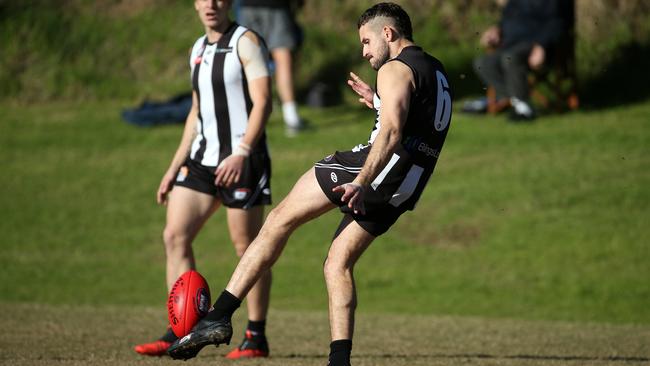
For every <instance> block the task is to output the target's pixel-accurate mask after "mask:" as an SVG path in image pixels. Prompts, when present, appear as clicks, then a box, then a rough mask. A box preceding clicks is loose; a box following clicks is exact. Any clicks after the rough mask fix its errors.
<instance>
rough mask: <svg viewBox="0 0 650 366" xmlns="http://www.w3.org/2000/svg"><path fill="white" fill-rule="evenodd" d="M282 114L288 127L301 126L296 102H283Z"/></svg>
mask: <svg viewBox="0 0 650 366" xmlns="http://www.w3.org/2000/svg"><path fill="white" fill-rule="evenodd" d="M282 116H283V117H284V123H285V124H286V125H287V126H288V127H293V128H297V127H300V125H301V122H300V117H299V116H298V108H296V102H286V103H283V104H282Z"/></svg>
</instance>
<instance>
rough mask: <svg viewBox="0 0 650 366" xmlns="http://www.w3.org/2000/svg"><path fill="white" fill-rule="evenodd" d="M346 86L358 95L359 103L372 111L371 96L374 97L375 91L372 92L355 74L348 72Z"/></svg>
mask: <svg viewBox="0 0 650 366" xmlns="http://www.w3.org/2000/svg"><path fill="white" fill-rule="evenodd" d="M348 85H349V86H350V88H352V90H354V92H355V93H357V94H358V95H359V97H360V98H359V103H362V104H365V105H366V106H367V107H368V108H370V109H372V108H374V106H373V104H372V99H373V96H374V95H375V91H374V90H372V88H371V87H370V85H368V84H367V83H366V82H365V81H363V80H361V78H360V77H359V76H357V74H355V73H353V72H350V78H349V79H348Z"/></svg>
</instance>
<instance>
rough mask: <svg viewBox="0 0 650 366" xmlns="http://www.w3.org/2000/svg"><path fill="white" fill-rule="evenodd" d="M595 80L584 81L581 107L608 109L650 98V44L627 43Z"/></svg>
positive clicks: (580, 86) (580, 93)
mask: <svg viewBox="0 0 650 366" xmlns="http://www.w3.org/2000/svg"><path fill="white" fill-rule="evenodd" d="M617 53H618V56H617V57H615V58H614V59H613V60H612V61H611V62H610V63H609V64H607V65H606V66H604V67H603V68H602V70H601V73H600V74H599V75H597V76H595V77H592V78H590V79H587V80H584V81H581V82H580V85H579V95H580V103H581V108H583V107H584V109H605V108H611V107H616V106H621V105H626V104H633V103H637V102H641V101H644V100H647V99H648V98H650V72H648V65H650V45H641V44H638V43H631V44H627V45H625V46H623V47H621V48H620V49H618V52H617Z"/></svg>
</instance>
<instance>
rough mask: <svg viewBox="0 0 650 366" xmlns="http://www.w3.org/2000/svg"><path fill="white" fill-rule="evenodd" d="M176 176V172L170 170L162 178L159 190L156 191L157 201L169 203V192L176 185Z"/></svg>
mask: <svg viewBox="0 0 650 366" xmlns="http://www.w3.org/2000/svg"><path fill="white" fill-rule="evenodd" d="M175 177H176V173H175V172H170V171H168V172H167V173H165V175H164V176H163V177H162V179H161V180H160V185H159V186H158V192H157V193H156V201H157V202H158V204H159V205H165V206H166V205H167V194H168V193H169V192H170V191H171V190H172V188H173V187H174V178H175Z"/></svg>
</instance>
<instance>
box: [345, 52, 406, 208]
mask: <svg viewBox="0 0 650 366" xmlns="http://www.w3.org/2000/svg"><path fill="white" fill-rule="evenodd" d="M414 85H415V81H414V78H413V73H412V72H411V69H410V68H409V67H408V66H406V65H405V64H403V63H401V62H388V63H386V64H384V65H383V66H382V67H381V68H380V69H379V72H378V74H377V91H378V94H379V95H380V96H381V113H380V117H379V118H380V123H381V129H380V131H379V134H378V135H377V137H376V138H375V141H374V142H373V144H372V147H371V149H370V153H369V154H368V158H367V159H366V162H365V164H364V166H363V168H362V169H361V172H360V173H359V175H358V176H357V178H356V179H355V180H354V181H352V183H349V184H344V185H341V186H338V187H335V188H334V190H335V191H341V192H344V193H343V196H342V197H341V200H343V201H344V202H348V207H350V208H352V209H353V210H354V212H355V213H361V214H363V213H365V208H364V206H363V198H364V191H365V190H366V189H367V187H368V186H369V185H370V183H371V182H372V180H373V179H375V177H376V176H377V175H378V174H379V172H380V171H381V170H382V169H383V168H384V167H385V166H386V164H387V163H388V161H389V160H390V158H391V156H392V155H393V152H394V151H395V148H396V147H397V146H398V144H399V143H400V142H401V139H402V128H403V127H404V123H405V122H406V117H407V115H408V108H409V102H410V100H411V92H412V91H413V89H414Z"/></svg>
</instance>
